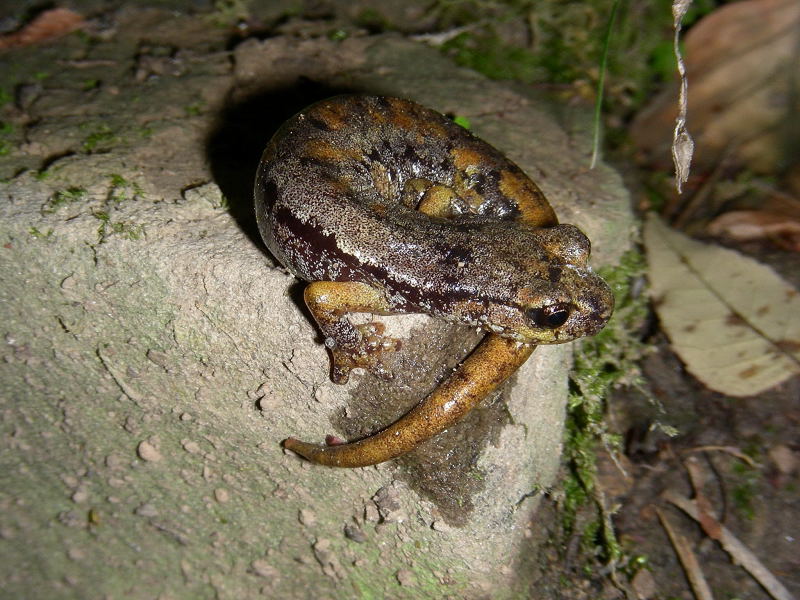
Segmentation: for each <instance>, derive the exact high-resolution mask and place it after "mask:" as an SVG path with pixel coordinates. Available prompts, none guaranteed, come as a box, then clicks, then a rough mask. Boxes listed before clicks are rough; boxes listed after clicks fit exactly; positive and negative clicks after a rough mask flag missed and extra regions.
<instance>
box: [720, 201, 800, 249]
mask: <svg viewBox="0 0 800 600" xmlns="http://www.w3.org/2000/svg"><path fill="white" fill-rule="evenodd" d="M707 231H708V233H709V234H710V235H713V236H714V237H725V238H728V239H731V240H735V241H738V242H749V241H753V240H770V241H773V242H775V244H776V245H777V246H779V247H781V248H784V249H786V250H793V251H795V252H800V220H796V219H793V218H791V217H788V216H787V215H782V214H778V213H772V212H767V211H763V210H732V211H730V212H726V213H723V214H721V215H720V216H719V217H717V218H716V219H714V220H713V221H711V223H709V224H708V228H707Z"/></svg>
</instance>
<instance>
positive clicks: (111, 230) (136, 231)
mask: <svg viewBox="0 0 800 600" xmlns="http://www.w3.org/2000/svg"><path fill="white" fill-rule="evenodd" d="M92 216H93V217H94V218H95V219H97V220H98V221H100V225H99V226H98V228H97V243H98V244H102V243H104V242H105V241H106V240H107V239H108V238H109V237H110V236H112V235H120V236H122V237H124V238H127V239H129V240H139V239H141V238H142V237H143V236H144V225H137V224H133V223H126V222H125V221H112V220H111V215H109V214H108V213H107V212H106V211H102V210H99V211H95V212H93V213H92Z"/></svg>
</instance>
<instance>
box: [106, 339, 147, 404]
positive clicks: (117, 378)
mask: <svg viewBox="0 0 800 600" xmlns="http://www.w3.org/2000/svg"><path fill="white" fill-rule="evenodd" d="M97 357H98V358H99V359H100V362H101V363H103V366H104V367H105V369H106V371H108V374H109V375H111V379H113V380H114V383H116V384H117V387H119V389H120V390H122V393H123V394H125V395H126V396H127V397H128V398H129V399H130V400H133V401H134V402H136V403H137V404H140V403H141V402H142V400H143V399H142V397H141V396H140V395H139V394H138V393H136V391H135V390H134V389H133V388H131V387H130V386H129V385H128V384H127V383H125V380H124V379H123V378H122V375H120V374H119V373H118V372H117V370H116V369H115V368H114V367H112V366H111V363H110V362H109V360H108V358H106V357H105V356H104V355H103V352H102V350H100V348H98V349H97Z"/></svg>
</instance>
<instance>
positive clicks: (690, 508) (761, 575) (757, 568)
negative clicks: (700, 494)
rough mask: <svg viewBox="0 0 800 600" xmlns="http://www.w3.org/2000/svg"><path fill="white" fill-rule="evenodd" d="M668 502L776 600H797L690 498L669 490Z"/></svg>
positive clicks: (743, 546)
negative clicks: (721, 548)
mask: <svg viewBox="0 0 800 600" xmlns="http://www.w3.org/2000/svg"><path fill="white" fill-rule="evenodd" d="M662 498H664V500H666V501H667V502H669V503H671V504H674V505H675V506H677V507H678V508H680V509H681V510H682V511H683V512H685V513H686V514H687V515H689V516H690V517H692V518H693V519H694V520H695V521H697V522H698V523H700V526H701V527H702V528H703V530H704V531H705V532H706V535H708V536H709V537H711V538H713V539H715V540H717V541H718V542H719V543H720V545H721V546H722V547H723V549H724V550H725V551H726V552H727V553H728V554H730V555H731V557H732V558H733V560H734V561H735V562H736V563H738V564H740V565H742V567H743V568H744V569H745V570H747V572H748V573H750V575H752V576H753V578H755V580H756V581H758V583H760V584H761V586H762V587H763V588H764V589H765V590H766V591H767V593H768V594H769V595H770V596H772V597H773V598H775V600H795V598H794V596H792V594H791V593H789V590H787V589H786V588H785V587H784V586H783V584H781V582H780V581H778V579H777V578H776V577H775V576H774V575H773V574H772V573H771V572H770V571H769V569H767V568H766V567H765V566H764V565H763V564H762V563H761V561H760V560H758V558H757V557H756V556H755V554H753V553H752V552H751V551H750V550H749V549H748V548H747V547H746V546H745V545H744V544H743V543H742V542H740V541H739V540H738V539H737V538H736V536H734V535H733V533H731V532H730V530H728V528H727V527H725V526H724V525H722V524H721V523H720V522H719V521H717V519H715V518H714V516H713V515H711V514H708V513H705V512H703V513H702V514H701V511H700V510H698V507H697V505H696V504H695V503H694V502H693V501H692V500H690V499H689V498H687V497H685V496H682V495H680V494H677V493H675V492H673V491H671V490H667V491H666V492H664V494H663V495H662Z"/></svg>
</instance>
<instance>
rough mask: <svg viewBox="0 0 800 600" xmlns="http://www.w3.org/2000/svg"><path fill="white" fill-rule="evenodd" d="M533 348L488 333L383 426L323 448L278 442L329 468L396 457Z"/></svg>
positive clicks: (459, 413) (496, 382)
mask: <svg viewBox="0 0 800 600" xmlns="http://www.w3.org/2000/svg"><path fill="white" fill-rule="evenodd" d="M534 348H536V346H534V345H532V344H522V343H519V342H515V341H513V340H510V339H507V338H503V337H500V336H498V335H495V334H488V335H487V336H486V337H485V338H484V339H483V341H482V342H481V343H480V344H479V345H478V347H477V348H475V350H473V352H472V354H470V355H469V356H468V357H467V359H466V360H464V362H462V363H461V365H459V367H458V369H456V371H455V372H453V374H452V375H450V377H449V378H448V379H447V380H445V381H444V383H442V384H441V385H440V386H439V387H438V388H436V389H435V390H434V391H433V392H432V393H431V394H430V395H429V396H428V397H427V398H425V399H424V400H423V401H422V402H420V403H419V404H418V405H417V406H415V407H414V408H413V409H411V410H410V411H409V412H408V413H406V414H405V415H404V416H403V417H402V418H400V420H398V421H396V422H395V423H393V424H392V425H390V426H389V427H387V428H386V429H384V430H382V431H380V432H378V433H376V434H375V435H372V436H370V437H368V438H365V439H363V440H359V441H357V442H352V443H349V444H340V443H333V445H325V446H323V445H318V444H309V443H306V442H301V441H299V440H297V439H295V438H288V439H286V440H284V442H283V446H284V447H285V448H288V449H289V450H292V451H293V452H296V453H297V454H300V455H301V456H303V457H305V458H307V459H308V460H310V461H311V462H315V463H319V464H322V465H327V466H330V467H365V466H368V465H374V464H377V463H381V462H384V461H387V460H390V459H392V458H396V457H398V456H400V455H402V454H405V453H406V452H409V451H411V450H413V449H414V448H416V447H417V446H418V445H419V444H420V443H421V442H423V441H425V440H427V439H430V438H432V437H433V436H435V435H436V434H438V433H440V432H442V431H444V430H445V429H447V428H448V427H450V426H451V425H453V424H454V423H456V422H457V421H459V420H460V419H461V418H462V417H463V416H464V415H466V414H467V413H468V412H469V411H470V410H472V409H473V408H474V407H475V406H476V405H477V404H478V403H479V402H481V401H482V400H483V399H484V398H486V397H487V396H488V395H489V394H491V393H492V392H493V391H494V390H496V389H497V388H498V387H499V386H500V385H501V384H502V383H503V382H504V381H505V380H506V379H508V378H509V377H510V376H511V375H512V374H513V373H514V372H515V371H516V370H517V369H518V368H519V367H520V366H521V365H522V364H523V363H524V362H525V361H526V360H527V359H528V357H529V356H530V355H531V352H533V350H534ZM333 439H335V438H332V436H329V437H328V440H333ZM337 441H338V440H337ZM329 444H331V442H330V441H329Z"/></svg>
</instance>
